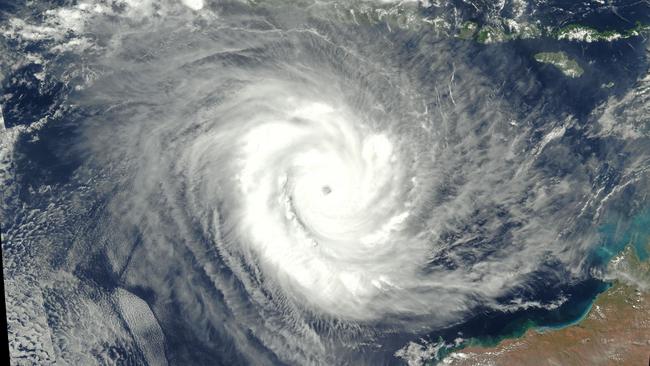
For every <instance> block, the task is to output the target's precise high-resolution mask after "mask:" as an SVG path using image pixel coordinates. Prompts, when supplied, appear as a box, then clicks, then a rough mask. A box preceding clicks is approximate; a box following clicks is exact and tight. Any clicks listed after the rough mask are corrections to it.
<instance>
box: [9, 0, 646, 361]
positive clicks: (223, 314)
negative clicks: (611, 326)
mask: <svg viewBox="0 0 650 366" xmlns="http://www.w3.org/2000/svg"><path fill="white" fill-rule="evenodd" d="M83 4H85V5H83ZM83 4H81V5H79V6H74V7H69V8H64V9H60V11H59V12H54V11H49V12H48V13H47V14H48V17H49V18H47V17H46V19H49V22H50V23H48V24H50V26H51V29H50V28H47V29H40V28H35V27H32V28H29V27H28V24H25V23H24V22H23V23H21V22H19V21H17V20H16V21H14V22H13V23H10V24H11V27H13V28H7V29H4V32H5V33H4V34H5V35H6V36H7V37H18V36H17V35H16V34H18V33H20V31H22V32H23V38H29V37H31V38H29V39H30V40H33V39H34V38H38V37H41V38H40V39H41V40H42V41H43V42H46V44H48V45H50V48H48V52H50V53H53V54H55V55H57V56H56V57H58V58H57V59H56V60H57V62H53V63H52V64H56V65H68V64H70V65H72V66H70V67H69V68H66V67H67V66H61V69H58V68H53V70H50V72H51V73H52V74H53V75H55V76H58V77H60V78H61V79H62V80H65V81H66V82H67V83H68V84H66V88H65V93H66V94H65V98H63V99H62V101H61V103H60V104H61V105H60V106H59V107H60V109H59V110H57V112H56V113H52V115H53V116H54V117H52V118H55V119H56V118H59V119H58V120H56V121H55V122H57V123H50V124H47V125H46V126H52V127H42V126H41V125H38V126H36V125H34V126H31V127H30V130H28V129H25V130H24V133H26V134H27V133H34V134H39V133H40V134H41V135H39V136H41V137H40V138H33V139H32V140H30V141H31V142H30V143H38V141H48V140H47V138H48V137H47V136H50V138H51V136H59V137H60V138H59V140H57V141H58V142H56V143H52V144H51V145H48V146H47V148H48V149H51V151H52V156H55V158H52V159H59V160H56V161H54V162H53V163H52V164H51V165H52V166H58V167H63V168H65V169H68V170H65V173H61V174H59V175H57V174H54V173H52V174H51V175H48V174H50V173H49V171H48V170H47V169H44V168H43V169H41V171H40V172H38V174H37V173H34V172H33V171H30V170H28V169H36V168H33V167H34V166H35V165H30V164H25V166H26V168H24V169H26V170H25V172H27V173H20V171H18V170H17V171H16V172H15V180H16V181H18V182H26V183H25V185H26V186H30V184H31V186H34V187H37V186H38V185H39V184H41V186H42V187H45V186H47V187H49V188H39V189H31V188H30V189H29V190H26V191H25V192H30V193H29V194H30V195H34V196H38V197H44V198H43V201H42V202H45V204H42V205H41V204H40V203H39V204H38V205H36V204H35V205H36V206H38V208H33V209H29V205H28V204H27V203H25V204H23V203H22V201H21V200H23V199H25V198H24V197H25V195H26V194H27V193H25V192H22V193H20V192H18V191H15V192H14V191H13V190H12V191H8V192H9V193H8V197H9V198H8V199H7V200H6V201H7V202H8V203H7V207H9V208H8V209H7V210H9V209H12V210H15V211H12V215H13V216H15V217H16V218H17V219H16V222H15V225H14V224H12V225H13V226H11V227H10V228H9V234H8V237H9V238H10V239H12V240H13V242H14V243H22V241H21V240H22V239H21V238H28V237H31V236H30V235H32V234H29V235H27V234H24V232H27V231H29V230H34V229H32V228H29V227H26V226H24V225H23V222H22V221H21V220H26V221H34V222H35V221H36V220H35V219H33V218H32V217H34V216H37V215H42V217H46V218H47V220H49V221H48V222H59V223H60V224H59V225H58V227H78V229H75V230H74V232H73V233H72V232H67V231H65V230H60V231H57V229H53V228H52V226H47V225H45V224H43V225H44V226H43V228H40V226H39V230H43V231H45V232H49V233H50V234H51V235H49V234H48V236H47V237H48V238H51V239H47V240H36V241H34V244H30V245H32V246H30V248H33V249H30V251H22V249H20V248H22V247H21V246H20V245H18V244H15V245H13V244H12V246H7V248H5V247H3V251H4V254H5V256H6V257H7V258H10V260H8V261H7V264H6V267H7V268H8V269H7V270H6V271H7V273H9V275H8V277H9V278H11V279H20V280H15V281H13V280H12V281H11V282H8V283H9V284H8V285H7V287H8V292H9V293H12V294H13V293H20V294H26V293H33V294H37V295H35V296H32V298H33V299H41V298H42V299H41V300H34V301H36V302H38V301H42V302H43V304H45V305H43V306H42V308H43V309H45V310H38V309H41V306H40V305H34V308H35V309H37V310H35V311H34V314H32V315H30V316H31V317H32V318H33V319H40V318H39V316H40V315H39V314H41V312H48V311H51V312H54V313H56V314H81V315H79V316H78V319H77V318H74V319H71V320H69V321H68V320H66V319H67V318H65V317H59V316H52V318H53V319H57V321H50V322H49V323H48V324H51V325H49V326H47V327H49V328H48V329H49V330H48V331H49V332H51V338H52V339H53V341H52V343H51V344H49V345H48V346H44V347H43V349H44V351H43V354H46V355H49V354H52V355H57V357H59V358H60V359H63V360H67V361H68V362H70V363H73V364H74V363H84V362H83V361H84V360H85V359H84V358H83V357H85V356H84V355H85V350H87V349H94V348H92V347H96V345H95V343H92V342H93V341H91V339H95V340H97V342H96V343H97V344H113V343H115V344H118V346H115V347H116V349H126V350H127V351H124V352H125V354H127V355H130V356H128V357H133V358H134V359H130V360H131V361H133V362H137V361H138V360H139V359H137V357H142V358H143V359H144V360H145V361H146V362H149V363H156V364H160V363H166V362H167V361H169V362H170V363H175V364H215V363H214V360H219V362H220V363H223V364H256V365H265V364H300V365H305V364H323V365H325V364H327V365H330V364H384V363H390V361H386V360H387V359H391V358H390V357H393V355H394V354H395V352H396V351H397V350H398V349H400V348H401V347H403V346H404V345H405V344H407V342H409V341H411V340H417V339H419V338H420V337H426V336H427V335H429V334H433V335H432V337H434V336H435V335H436V334H438V333H435V332H442V331H445V330H448V329H452V327H462V324H464V322H467V321H471V320H472V319H475V318H476V317H477V316H478V315H477V314H514V313H517V312H521V311H525V310H529V309H536V310H539V311H545V310H549V311H550V310H554V309H557V308H558V307H560V306H562V305H563V304H564V303H566V302H567V301H571V300H572V297H571V296H572V295H571V289H572V288H574V287H575V286H578V285H579V284H580V283H582V282H584V281H586V280H589V279H593V278H594V276H598V275H600V273H601V271H602V268H601V267H600V264H599V263H598V261H597V260H593V253H594V251H595V249H596V247H597V246H598V245H599V232H598V225H599V224H601V223H602V222H604V220H605V219H606V217H607V215H613V214H612V213H614V214H620V215H621V216H623V213H625V214H628V213H631V212H632V211H633V210H635V209H637V208H638V207H641V206H643V202H645V201H643V200H644V199H645V198H639V200H638V201H635V202H638V207H637V206H634V207H633V208H629V210H628V208H621V207H619V206H617V204H616V202H617V199H618V198H619V197H625V196H626V195H627V196H629V195H635V196H636V197H647V195H645V196H644V195H643V194H644V193H647V187H648V186H649V185H648V184H647V172H646V169H647V168H646V167H645V166H646V165H647V163H646V161H647V149H646V150H644V148H647V134H646V132H644V131H643V130H641V129H639V128H638V126H635V125H634V121H635V119H634V118H632V117H630V118H628V119H626V118H624V116H623V117H620V118H619V119H620V120H622V121H623V122H625V123H623V122H621V124H617V125H616V126H617V127H616V129H614V128H613V127H612V123H611V120H610V118H612V117H611V116H612V115H618V114H617V112H616V111H617V108H623V107H625V106H627V105H628V104H630V105H632V104H633V102H634V101H635V100H637V99H638V98H642V97H643V95H642V94H640V93H636V94H635V93H634V92H630V93H629V94H626V95H625V96H624V97H622V99H620V100H616V101H614V100H599V101H598V102H597V103H595V102H594V104H593V105H590V107H591V110H589V111H588V113H584V112H578V111H577V110H574V109H572V108H573V107H572V106H567V105H566V104H564V100H561V99H563V98H564V97H566V95H559V96H558V95H555V94H554V93H552V92H549V91H548V89H546V87H545V86H544V85H543V83H542V82H540V79H539V77H538V75H536V74H535V73H534V72H532V71H530V70H531V68H532V67H533V66H531V64H529V63H530V62H534V61H530V60H529V59H528V58H526V57H524V56H522V55H521V53H519V52H520V51H519V50H514V48H513V49H508V48H504V49H503V50H501V51H500V52H502V53H499V54H498V55H496V54H494V53H493V52H492V51H491V49H490V48H472V47H474V46H471V45H469V46H468V45H467V43H462V42H464V41H461V40H459V39H458V38H453V37H452V38H449V37H447V38H441V37H439V34H435V33H434V32H433V31H431V30H428V28H427V29H419V28H418V29H416V31H413V29H409V28H408V27H407V26H406V25H403V27H402V28H400V29H393V28H390V27H388V28H387V27H386V25H384V24H383V23H381V24H379V25H378V24H366V23H364V20H363V19H361V18H357V15H358V13H355V12H354V10H352V11H349V9H347V8H345V9H344V10H341V9H340V7H341V6H343V5H341V4H339V3H332V4H330V3H328V2H325V3H323V4H319V3H314V4H311V5H310V6H307V7H305V8H303V7H299V6H287V5H286V4H284V3H283V2H281V1H277V2H274V1H271V2H266V3H264V2H263V4H262V3H260V4H257V3H256V2H255V3H254V4H248V3H247V4H242V3H239V2H232V3H230V2H224V3H223V4H221V3H219V4H217V2H207V1H206V2H203V1H182V2H177V1H174V2H171V1H170V2H162V3H160V4H152V3H150V2H146V1H145V2H142V4H137V5H136V4H132V3H131V2H120V4H121V5H120V6H117V5H115V4H113V5H114V6H112V7H111V6H107V5H106V4H105V3H104V2H101V1H99V2H83ZM354 4H356V3H354ZM361 4H362V5H359V6H370V5H368V4H367V3H366V2H361ZM82 5H83V6H82ZM384 5H385V4H384ZM384 5H382V6H384ZM350 6H351V5H350ZM386 6H388V5H386ZM413 6H415V5H413ZM346 9H347V10H346ZM418 9H419V8H418ZM64 10H65V11H64ZM420 10H421V9H420ZM71 14H73V15H74V16H72V15H71ZM355 14H356V15H355ZM335 15H336V16H335ZM64 16H65V17H64ZM62 19H66V20H67V22H64V21H63V20H62ZM75 21H76V23H75ZM389 25H390V24H389ZM27 31H29V32H27ZM56 32H60V34H59V33H56ZM52 34H54V35H52ZM68 36H70V37H73V38H72V39H68V38H66V37H68ZM16 42H18V41H16ZM47 42H50V43H47ZM479 61H480V62H479ZM481 65H487V66H481ZM532 65H535V64H532ZM641 83H646V84H647V80H646V81H641ZM644 85H645V84H644ZM558 89H559V88H558ZM635 98H637V99H635ZM626 103H627V104H626ZM621 105H623V107H621ZM624 109H626V110H629V111H631V110H633V107H630V108H627V107H625V108H624ZM629 113H632V112H629ZM48 123H49V122H48ZM48 128H52V129H53V130H48ZM39 131H40V132H39ZM48 133H49V134H51V135H47V136H46V134H48ZM586 142H588V143H589V146H590V147H585V146H586V144H587V143H586ZM16 146H17V147H16V149H17V151H20V146H22V145H20V144H19V143H18V142H17V143H16ZM594 146H595V147H594ZM48 151H49V150H48ZM644 151H646V152H645V153H644ZM22 154H23V155H25V156H29V154H28V153H22ZM15 156H22V155H21V153H16V154H15ZM31 158H32V160H34V161H37V162H38V161H41V160H43V159H45V158H42V157H40V156H39V157H33V156H32V157H31ZM38 159H41V160H38ZM34 164H36V163H34ZM16 166H22V165H21V164H20V162H19V163H17V164H16ZM36 167H37V168H39V166H37V165H36ZM63 168H62V169H63ZM16 169H18V168H16ZM39 169H40V168H39ZM7 171H11V170H10V169H8V170H7ZM28 173H29V174H28ZM21 174H22V175H21ZM26 177H30V178H29V179H34V182H36V183H33V182H31V181H29V182H28V181H27V179H28V178H26ZM31 177H37V178H31ZM38 177H41V178H38ZM12 179H13V178H12ZM37 179H42V180H37ZM28 183H29V184H28ZM31 186H30V187H31ZM12 200H13V201H12ZM25 200H26V199H25ZM34 202H36V200H34ZM39 202H41V201H39ZM626 210H628V211H626ZM25 217H27V218H30V219H29V220H27V219H25ZM39 217H41V216H39ZM47 220H45V219H44V220H43V221H44V222H45V221H47ZM53 220H60V221H53ZM621 222H622V220H621ZM53 226H57V225H53ZM29 232H36V231H29ZM34 235H35V234H34ZM25 240H27V239H25ZM50 241H51V242H50ZM57 243H58V244H57ZM55 244H56V245H55ZM3 245H4V244H3ZM16 248H19V249H16ZM31 250H33V252H34V253H37V254H34V255H32V254H31V253H32V252H31ZM32 257H33V258H36V259H34V260H31V259H30V260H27V259H25V258H32ZM26 279H29V280H26ZM34 279H39V280H38V281H35V280H34ZM12 286H15V287H12ZM21 286H24V287H21ZM54 290H56V291H54ZM12 291H13V292H12ZM55 294H56V295H55ZM59 294H64V295H59ZM66 294H67V295H66ZM66 296H67V298H69V299H74V301H72V300H69V301H67V300H65V299H66ZM12 298H15V299H20V297H19V296H14V297H12ZM97 299H100V300H97ZM16 301H18V300H16ZM52 304H54V305H52ZM8 306H9V308H10V309H12V306H14V305H12V304H11V303H10V304H9V305H8ZM50 309H54V310H50ZM16 317H18V316H16ZM81 320H84V321H83V322H82V321H81ZM88 324H94V325H88ZM96 324H100V325H102V326H97V325H96ZM120 324H121V325H120ZM91 328H93V329H105V331H104V330H97V331H96V333H95V334H93V337H89V336H88V337H86V336H83V337H76V338H75V341H74V342H72V341H71V340H70V337H68V335H69V334H73V333H74V334H81V335H87V333H84V332H89V331H88V330H87V329H91ZM12 329H13V328H12ZM125 329H127V330H128V331H126V330H125ZM459 329H460V328H459ZM11 331H12V332H13V330H11ZM15 332H16V333H19V331H15ZM128 334H131V335H132V336H128ZM453 336H454V337H463V336H464V334H462V332H460V331H459V332H456V333H455V334H454V335H453ZM129 337H130V338H129ZM115 339H117V340H115ZM451 341H453V339H451ZM75 342H77V343H75ZM102 342H103V343H102ZM45 344H47V342H45ZM97 347H98V346H97ZM132 349H137V350H139V351H137V352H136V351H128V350H132ZM102 352H103V351H97V352H96V353H97V354H103V353H102ZM115 352H117V351H115ZM115 352H114V353H115ZM138 352H139V353H138ZM162 354H165V355H166V356H165V357H162ZM138 355H140V356H138ZM124 357H127V356H124ZM387 357H388V358H387ZM163 359H166V360H167V361H164V360H163ZM392 360H394V359H392ZM143 362H144V361H143Z"/></svg>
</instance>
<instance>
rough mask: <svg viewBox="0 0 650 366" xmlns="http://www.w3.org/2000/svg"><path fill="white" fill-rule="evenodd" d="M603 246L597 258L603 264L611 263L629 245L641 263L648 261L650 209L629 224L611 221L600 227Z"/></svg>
mask: <svg viewBox="0 0 650 366" xmlns="http://www.w3.org/2000/svg"><path fill="white" fill-rule="evenodd" d="M599 231H600V234H601V238H602V241H601V245H600V246H599V247H598V249H597V250H596V253H595V255H596V258H597V260H598V261H600V262H602V263H607V262H609V261H610V260H611V259H612V258H613V257H614V256H615V255H617V254H618V253H620V252H621V251H622V250H623V249H624V248H625V247H626V246H627V245H631V246H632V247H634V249H635V251H636V254H637V255H638V257H639V259H640V260H641V261H645V260H647V259H648V256H649V255H650V253H648V248H647V244H648V239H649V238H650V209H648V210H645V211H644V212H642V213H640V214H638V215H636V216H634V217H633V218H632V219H631V220H629V222H628V223H624V222H623V220H616V221H610V222H608V223H605V224H604V225H602V226H601V227H600V230H599Z"/></svg>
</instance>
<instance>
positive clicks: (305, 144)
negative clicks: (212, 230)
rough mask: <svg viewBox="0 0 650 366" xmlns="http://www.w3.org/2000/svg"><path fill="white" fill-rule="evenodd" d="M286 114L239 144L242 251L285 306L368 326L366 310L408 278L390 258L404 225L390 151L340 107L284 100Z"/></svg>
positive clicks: (382, 138)
mask: <svg viewBox="0 0 650 366" xmlns="http://www.w3.org/2000/svg"><path fill="white" fill-rule="evenodd" d="M289 104H290V105H291V107H289ZM287 111H288V112H286V115H284V116H283V118H282V119H275V120H269V121H267V122H265V123H260V124H256V125H255V126H252V127H251V129H250V131H249V132H248V133H247V134H245V135H244V137H243V143H242V144H241V146H244V148H243V150H242V151H241V156H242V160H241V167H240V168H241V169H240V171H241V174H240V175H239V176H238V185H239V187H240V189H241V193H242V197H244V200H243V201H244V202H243V204H242V207H241V210H242V217H243V223H242V229H243V231H244V232H243V234H244V235H243V237H244V238H246V239H247V240H245V241H246V244H245V245H248V246H249V247H250V248H251V249H252V251H253V252H254V253H255V255H256V256H257V257H259V258H260V262H261V263H262V265H263V267H264V269H265V270H266V272H267V275H268V276H271V277H273V278H274V280H275V281H277V282H278V283H279V284H280V285H281V287H282V288H283V289H284V291H285V292H286V293H287V294H289V296H293V297H296V298H299V299H300V300H301V302H303V303H307V304H310V305H311V306H312V307H315V308H317V309H318V310H319V311H324V312H331V313H333V314H336V315H337V316H339V317H345V318H365V317H368V315H369V313H367V312H366V313H364V312H363V307H364V306H363V305H365V304H368V303H369V302H371V301H372V300H373V298H375V297H377V296H380V295H385V294H387V293H390V292H391V291H392V290H397V289H399V288H400V286H399V285H397V283H398V282H399V278H401V277H402V276H403V273H404V272H405V268H404V265H405V264H406V263H402V262H400V260H399V259H398V257H391V256H390V255H387V254H388V253H390V252H391V251H393V250H395V249H396V248H397V247H398V246H399V245H398V243H399V244H403V243H400V242H401V240H400V237H399V236H400V233H401V232H402V231H403V228H404V225H405V223H406V219H407V218H408V216H409V210H408V206H409V204H408V202H407V199H406V196H407V192H408V185H407V184H405V183H404V181H409V180H405V179H404V177H405V172H403V171H402V169H401V168H400V164H399V156H398V153H397V149H395V147H394V143H393V142H392V141H391V136H390V135H389V134H387V133H385V132H382V131H371V130H370V129H369V128H368V127H366V126H364V125H363V124H362V123H359V122H358V120H357V119H355V116H354V115H353V114H352V113H351V112H349V111H347V110H345V108H344V107H334V106H331V105H329V104H326V103H321V102H314V101H309V100H300V101H299V100H295V99H291V101H290V103H289V101H287ZM402 249H404V248H402Z"/></svg>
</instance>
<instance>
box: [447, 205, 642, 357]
mask: <svg viewBox="0 0 650 366" xmlns="http://www.w3.org/2000/svg"><path fill="white" fill-rule="evenodd" d="M599 233H600V237H601V243H600V245H599V246H598V247H597V248H596V250H595V251H594V253H593V256H594V257H593V258H592V260H593V262H594V264H595V265H596V266H604V265H607V263H609V261H610V260H611V259H612V258H613V257H614V256H616V255H617V254H619V253H620V252H621V251H622V250H623V249H625V247H626V246H628V245H631V246H632V247H633V248H634V250H635V252H636V254H637V256H638V257H639V259H640V260H642V261H646V260H648V259H649V257H650V253H649V250H648V241H649V240H650V209H648V210H645V211H643V212H641V213H639V214H637V215H636V216H634V217H632V218H631V219H628V220H622V219H619V218H617V219H616V220H610V221H608V222H606V223H605V224H603V225H602V226H601V227H600V228H599ZM611 285H612V284H611V283H608V282H604V281H600V280H596V279H594V280H589V281H585V282H584V283H582V284H580V285H578V286H577V287H576V288H575V289H574V290H575V291H574V292H573V293H572V294H571V297H570V300H569V301H567V302H566V303H564V304H563V305H562V306H560V307H559V308H557V309H555V310H552V311H548V310H544V311H540V310H529V311H522V312H518V313H515V314H510V315H508V317H509V318H510V319H508V320H507V325H506V326H504V327H502V328H500V329H499V330H498V331H497V330H496V329H493V331H495V332H494V333H492V334H491V335H486V336H477V337H468V338H466V341H465V342H463V343H462V344H461V345H459V346H458V347H450V348H443V349H441V351H440V353H439V354H438V357H439V358H440V359H443V358H444V357H445V356H446V355H448V354H449V353H451V352H453V351H455V350H460V349H462V348H465V347H468V346H473V345H480V346H486V347H494V346H496V345H497V344H498V343H499V342H501V341H502V340H504V339H509V338H519V337H521V336H523V335H524V334H525V333H526V331H527V330H529V329H533V328H534V329H537V330H539V331H542V332H543V331H546V330H558V329H562V328H566V327H569V326H572V325H576V324H578V323H580V322H581V321H582V320H584V319H585V317H586V316H587V315H588V314H589V311H590V310H591V308H592V306H593V303H594V301H595V300H596V297H597V296H598V295H599V294H601V293H602V292H604V291H606V290H607V289H609V288H610V287H611ZM504 317H505V316H504ZM499 318H501V317H493V318H492V319H485V318H483V319H480V320H478V321H477V323H481V322H483V323H484V324H485V325H484V326H485V328H489V325H487V324H489V323H492V322H494V320H496V319H499ZM502 320H503V319H502ZM485 328H484V329H485Z"/></svg>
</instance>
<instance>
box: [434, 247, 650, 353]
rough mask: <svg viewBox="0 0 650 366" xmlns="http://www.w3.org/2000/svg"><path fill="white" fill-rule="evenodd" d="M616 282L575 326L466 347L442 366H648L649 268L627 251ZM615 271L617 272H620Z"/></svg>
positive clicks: (649, 329) (648, 265) (649, 325)
mask: <svg viewBox="0 0 650 366" xmlns="http://www.w3.org/2000/svg"><path fill="white" fill-rule="evenodd" d="M613 266H614V267H616V268H614V269H615V270H621V271H623V272H620V273H621V276H622V277H621V278H625V279H626V281H625V282H623V281H622V280H617V281H616V282H615V283H614V285H613V286H612V287H611V288H610V289H609V290H607V291H606V292H604V293H602V294H601V295H600V296H599V297H598V298H597V299H596V301H595V302H594V304H593V306H592V308H591V310H590V312H589V314H588V315H587V317H586V318H585V319H584V320H583V321H581V322H580V323H579V324H577V325H574V326H570V327H567V328H564V329H561V330H549V331H545V332H539V331H537V330H529V331H528V332H527V333H526V334H525V335H524V336H523V337H521V338H518V339H508V340H504V341H503V342H501V343H500V344H499V345H498V346H496V347H493V348H484V347H480V346H475V347H474V346H473V347H467V348H465V349H463V350H460V351H457V352H455V353H452V354H451V355H450V356H449V357H447V358H446V359H445V360H443V362H442V363H443V364H446V365H455V366H466V365H481V366H483V365H504V366H505V365H513V366H514V365H516V366H520V365H536V366H537V365H539V366H544V365H552V366H556V365H585V366H593V365H625V366H628V365H629V366H633V365H643V366H646V365H649V364H650V291H648V290H649V289H648V287H647V286H646V285H647V284H648V283H650V282H646V281H647V280H648V276H650V263H648V262H645V263H641V262H639V261H638V259H637V258H636V256H635V255H634V254H633V253H632V252H630V251H629V250H627V251H626V253H625V254H624V255H623V256H621V258H620V260H619V261H616V260H615V261H613ZM619 267H620V268H619Z"/></svg>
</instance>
